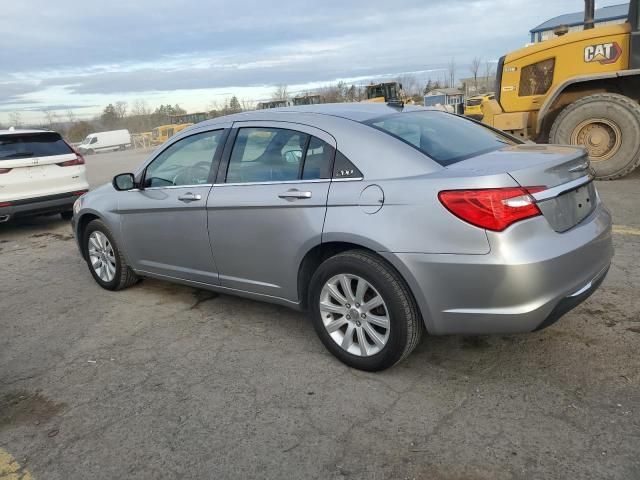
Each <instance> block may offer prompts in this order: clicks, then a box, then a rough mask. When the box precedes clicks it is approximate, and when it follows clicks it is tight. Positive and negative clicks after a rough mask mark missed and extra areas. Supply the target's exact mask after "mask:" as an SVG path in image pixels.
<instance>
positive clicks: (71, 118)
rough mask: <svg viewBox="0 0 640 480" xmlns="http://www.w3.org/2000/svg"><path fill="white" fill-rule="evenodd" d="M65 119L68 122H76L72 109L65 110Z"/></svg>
mask: <svg viewBox="0 0 640 480" xmlns="http://www.w3.org/2000/svg"><path fill="white" fill-rule="evenodd" d="M67 121H68V122H69V123H76V114H75V113H73V110H71V109H68V110H67Z"/></svg>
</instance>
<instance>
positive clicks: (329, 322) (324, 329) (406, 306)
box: [309, 250, 423, 371]
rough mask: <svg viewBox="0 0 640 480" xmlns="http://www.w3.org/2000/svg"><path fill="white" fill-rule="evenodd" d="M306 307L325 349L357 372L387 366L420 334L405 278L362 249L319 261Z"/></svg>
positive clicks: (419, 321)
mask: <svg viewBox="0 0 640 480" xmlns="http://www.w3.org/2000/svg"><path fill="white" fill-rule="evenodd" d="M309 305H310V309H311V314H312V321H313V326H314V328H315V329H316V332H317V333H318V336H319V337H320V340H322V343H323V344H324V345H325V347H327V349H328V350H329V351H330V352H331V353H332V354H333V355H335V356H336V357H337V358H338V359H339V360H341V361H342V362H344V363H346V364H347V365H349V366H351V367H354V368H357V369H360V370H368V371H378V370H383V369H385V368H389V367H391V366H392V365H394V364H396V363H398V362H399V361H401V360H403V359H404V358H406V357H407V356H408V355H409V354H410V353H411V351H412V350H413V349H414V348H415V347H416V345H417V344H418V343H419V341H420V338H421V336H422V331H423V324H422V318H421V317H420V314H419V312H418V308H417V306H416V304H415V300H414V299H413V296H412V294H411V292H410V291H409V288H408V287H407V285H406V284H405V282H404V280H403V279H402V277H400V275H399V274H398V273H397V272H396V271H395V270H394V269H393V268H392V267H391V266H390V265H389V264H388V263H387V262H385V261H384V260H383V259H381V258H379V257H377V256H376V255H374V254H371V253H369V252H367V251H363V250H350V251H347V252H344V253H340V254H338V255H336V256H334V257H331V258H329V259H328V260H326V261H325V262H324V263H322V265H320V267H319V268H318V270H316V272H315V274H314V275H313V278H312V279H311V287H310V297H309Z"/></svg>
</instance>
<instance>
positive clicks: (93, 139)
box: [89, 137, 98, 143]
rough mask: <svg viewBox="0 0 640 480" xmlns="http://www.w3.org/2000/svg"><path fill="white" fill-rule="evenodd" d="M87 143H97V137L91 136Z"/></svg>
mask: <svg viewBox="0 0 640 480" xmlns="http://www.w3.org/2000/svg"><path fill="white" fill-rule="evenodd" d="M89 143H98V137H93V138H92V139H91V141H90V142H89Z"/></svg>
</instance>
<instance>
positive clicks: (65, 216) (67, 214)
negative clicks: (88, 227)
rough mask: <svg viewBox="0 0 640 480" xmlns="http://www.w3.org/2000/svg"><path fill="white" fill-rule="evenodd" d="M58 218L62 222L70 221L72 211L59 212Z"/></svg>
mask: <svg viewBox="0 0 640 480" xmlns="http://www.w3.org/2000/svg"><path fill="white" fill-rule="evenodd" d="M60 216H61V217H62V219H63V220H71V219H72V218H73V210H65V211H64V212H60Z"/></svg>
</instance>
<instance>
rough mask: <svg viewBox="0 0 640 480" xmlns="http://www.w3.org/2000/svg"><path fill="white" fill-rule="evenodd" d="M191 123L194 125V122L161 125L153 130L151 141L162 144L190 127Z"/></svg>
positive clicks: (154, 143)
mask: <svg viewBox="0 0 640 480" xmlns="http://www.w3.org/2000/svg"><path fill="white" fill-rule="evenodd" d="M191 125H193V123H182V124H177V125H176V124H170V125H160V126H159V127H156V128H154V129H153V130H152V131H151V143H152V144H153V145H162V144H163V143H164V142H166V141H167V140H169V138H171V137H172V136H174V135H175V134H176V133H178V132H180V131H181V130H184V129H185V128H187V127H190V126H191Z"/></svg>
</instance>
